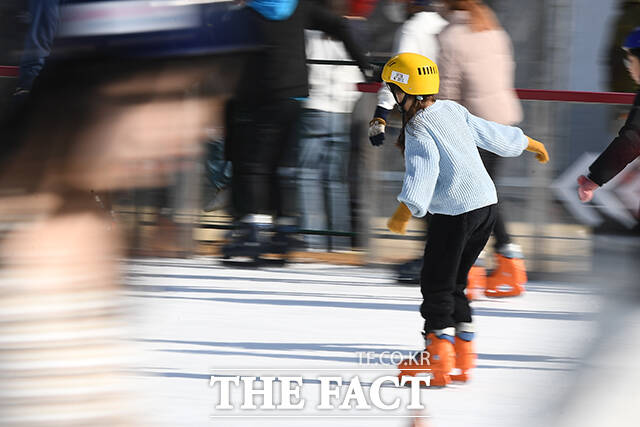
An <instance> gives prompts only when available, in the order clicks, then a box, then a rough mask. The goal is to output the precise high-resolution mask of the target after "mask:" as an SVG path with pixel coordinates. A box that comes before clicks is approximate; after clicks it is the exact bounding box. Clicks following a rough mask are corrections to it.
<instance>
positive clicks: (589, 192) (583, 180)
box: [578, 175, 600, 203]
mask: <svg viewBox="0 0 640 427" xmlns="http://www.w3.org/2000/svg"><path fill="white" fill-rule="evenodd" d="M598 188H600V186H599V185H598V184H596V183H595V182H593V181H591V180H590V179H589V178H587V177H586V176H584V175H580V176H579V177H578V197H580V200H581V201H582V202H585V203H586V202H588V201H590V200H591V199H593V192H594V191H595V190H597V189H598Z"/></svg>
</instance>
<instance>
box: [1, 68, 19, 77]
mask: <svg viewBox="0 0 640 427" xmlns="http://www.w3.org/2000/svg"><path fill="white" fill-rule="evenodd" d="M0 77H18V67H14V66H10V65H0Z"/></svg>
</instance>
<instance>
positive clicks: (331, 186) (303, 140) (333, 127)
mask: <svg viewBox="0 0 640 427" xmlns="http://www.w3.org/2000/svg"><path fill="white" fill-rule="evenodd" d="M350 124H351V114H348V113H331V112H326V111H320V110H304V112H303V114H302V119H301V126H300V147H299V148H300V151H299V157H298V159H299V181H298V185H299V197H300V203H301V213H302V228H305V229H311V230H332V231H343V232H349V231H351V216H350V206H349V204H350V199H349V185H348V178H349V175H348V173H349V171H348V167H349V153H350V150H351V147H350V143H351V140H350V135H349V129H350ZM305 240H306V243H307V244H308V246H309V247H310V248H313V249H334V250H335V249H339V250H340V249H343V250H344V249H350V248H351V238H350V237H336V236H319V235H307V236H305Z"/></svg>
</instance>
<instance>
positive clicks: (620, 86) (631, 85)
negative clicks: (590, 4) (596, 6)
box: [606, 0, 640, 92]
mask: <svg viewBox="0 0 640 427" xmlns="http://www.w3.org/2000/svg"><path fill="white" fill-rule="evenodd" d="M616 3H617V4H618V8H619V11H618V14H617V16H616V18H615V21H614V23H613V27H612V28H611V30H612V31H611V33H610V40H609V43H608V44H607V53H606V62H607V66H608V67H609V74H608V87H609V90H610V91H612V92H635V91H637V90H638V82H637V81H635V80H633V79H632V78H631V77H630V76H629V73H628V72H627V69H626V67H625V65H624V59H625V57H626V54H627V53H626V52H625V50H624V49H623V48H622V47H621V46H623V44H624V41H625V39H626V37H627V36H628V35H629V33H631V31H633V29H634V28H636V27H637V26H638V25H640V0H616Z"/></svg>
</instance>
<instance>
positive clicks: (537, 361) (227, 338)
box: [125, 259, 600, 427]
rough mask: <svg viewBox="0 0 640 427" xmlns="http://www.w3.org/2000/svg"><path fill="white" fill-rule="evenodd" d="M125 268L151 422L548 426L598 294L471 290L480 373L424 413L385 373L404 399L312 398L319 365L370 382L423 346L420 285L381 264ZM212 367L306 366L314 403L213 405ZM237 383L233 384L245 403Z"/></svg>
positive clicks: (233, 371)
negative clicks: (372, 404) (402, 281)
mask: <svg viewBox="0 0 640 427" xmlns="http://www.w3.org/2000/svg"><path fill="white" fill-rule="evenodd" d="M125 274H126V281H127V285H128V286H127V288H126V291H125V294H126V295H125V298H126V301H127V302H129V303H130V304H131V317H132V319H133V320H134V322H133V323H134V324H135V325H136V326H135V328H134V330H133V331H132V334H133V342H134V343H135V345H136V347H137V348H138V349H139V350H140V354H141V358H140V359H139V363H138V366H137V367H136V368H135V369H134V371H133V375H134V377H135V379H136V382H137V383H139V385H140V387H142V393H141V394H142V395H144V396H145V402H144V403H145V405H146V407H147V411H146V412H147V417H149V420H148V421H147V422H149V423H150V424H149V425H171V426H208V425H217V426H253V425H277V426H308V425H313V426H327V425H336V426H373V425H376V426H378V425H380V426H409V425H412V422H413V421H414V419H413V418H411V417H412V416H415V415H420V416H428V418H424V419H423V421H425V422H427V423H428V424H427V425H430V426H439V427H456V426H465V427H466V426H527V425H532V426H533V425H540V424H541V420H542V419H544V417H545V416H547V415H548V414H549V413H551V412H552V411H553V410H554V408H555V407H556V405H558V404H559V402H562V401H563V398H564V396H565V394H566V393H567V391H568V390H569V388H570V387H571V385H572V383H573V382H574V380H575V371H576V370H577V369H578V368H579V367H580V361H581V355H582V354H583V353H584V351H585V349H586V348H588V345H589V344H590V343H589V339H590V338H591V337H592V336H593V334H590V333H589V331H590V328H591V327H593V324H594V321H595V319H596V313H597V312H598V310H599V306H600V298H599V297H598V296H597V295H596V294H595V293H594V292H593V291H592V288H591V287H589V286H587V285H578V284H560V283H544V282H530V283H529V284H528V286H527V293H526V294H525V295H524V296H521V297H517V298H509V299H502V300H490V299H481V300H478V301H475V302H473V304H472V306H473V309H474V316H475V317H474V321H475V323H476V326H477V331H478V333H477V338H476V350H477V353H478V361H477V368H476V369H475V370H473V371H472V375H473V378H472V380H471V382H469V383H467V384H464V385H454V386H451V387H447V388H445V389H423V390H422V391H421V400H422V402H423V403H424V404H425V405H426V410H425V411H420V412H414V411H411V410H408V409H406V405H407V404H408V401H409V397H410V389H409V388H395V387H393V386H392V385H390V384H387V385H386V386H384V387H383V389H382V390H383V392H382V397H383V401H385V402H391V401H393V399H395V397H396V396H399V397H400V399H401V407H400V408H399V409H397V410H386V411H385V410H377V409H371V410H355V409H352V410H344V409H342V410H341V409H333V410H317V409H316V406H317V403H318V400H319V395H320V391H319V390H320V385H319V380H318V377H319V376H341V377H343V378H344V384H343V386H342V387H341V392H342V393H343V394H344V393H346V390H347V387H348V384H349V383H350V382H352V381H354V377H357V378H358V379H357V380H356V381H360V382H361V384H362V385H363V389H364V390H365V391H367V389H368V387H369V386H370V385H371V383H372V381H373V380H374V379H375V378H377V377H380V376H382V375H397V372H398V371H397V370H395V369H394V368H393V365H390V364H389V363H390V362H391V359H392V357H395V356H394V353H393V352H396V353H395V355H398V354H400V353H399V352H401V353H402V354H404V355H407V354H409V353H410V352H412V351H415V350H419V349H421V348H422V338H421V335H420V333H419V331H420V329H421V326H422V320H421V318H420V315H419V311H418V308H419V304H420V302H421V296H420V291H419V288H418V287H416V286H401V285H398V284H396V283H394V281H393V279H392V277H391V272H390V270H385V269H381V268H364V267H344V266H333V265H323V264H297V265H290V266H287V267H284V268H276V267H273V268H270V267H269V268H261V269H257V270H254V269H247V268H234V267H229V266H225V265H223V264H222V263H221V262H220V261H216V260H211V259H195V260H194V259H192V260H168V259H145V260H134V261H129V262H128V263H127V264H126V271H125ZM367 354H368V355H369V359H370V363H368V364H367V363H366V361H367V359H366V356H365V355H367ZM381 359H382V360H381ZM380 362H383V363H382V364H381V363H380ZM384 362H386V364H385V363H384ZM212 375H216V376H237V375H241V376H258V377H262V376H277V375H285V376H302V377H303V378H304V380H303V385H302V387H301V397H302V398H304V399H305V409H304V410H288V411H287V410H278V409H276V410H271V411H267V410H264V411H256V410H240V409H233V410H227V411H224V410H216V409H215V405H216V404H218V403H219V401H220V386H219V385H216V386H214V387H210V385H209V382H210V378H211V376H212ZM240 390H241V389H240V388H235V386H232V401H233V402H235V404H236V405H237V406H239V405H240V404H241V403H242V398H241V396H240V394H239V392H240ZM339 403H340V402H338V403H336V406H337V405H338V404H339ZM285 417H286V418H285ZM143 424H145V423H143Z"/></svg>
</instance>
